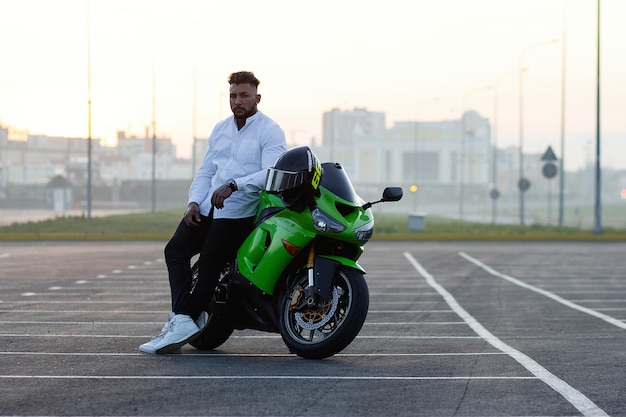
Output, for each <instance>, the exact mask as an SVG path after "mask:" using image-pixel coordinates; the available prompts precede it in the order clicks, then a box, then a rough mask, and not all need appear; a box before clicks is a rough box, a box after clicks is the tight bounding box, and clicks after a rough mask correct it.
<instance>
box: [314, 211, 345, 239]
mask: <svg viewBox="0 0 626 417" xmlns="http://www.w3.org/2000/svg"><path fill="white" fill-rule="evenodd" d="M311 217H313V226H315V228H316V229H317V230H319V231H320V232H333V233H340V232H343V231H344V230H346V226H344V225H343V224H341V223H339V222H338V221H337V220H335V219H333V218H332V217H331V216H330V215H329V214H327V213H325V212H323V211H322V210H320V209H319V208H317V207H316V208H314V209H313V210H312V211H311Z"/></svg>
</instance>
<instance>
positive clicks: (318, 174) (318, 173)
mask: <svg viewBox="0 0 626 417" xmlns="http://www.w3.org/2000/svg"><path fill="white" fill-rule="evenodd" d="M321 180H322V166H321V165H320V161H319V160H318V159H317V158H315V171H314V172H313V178H312V179H311V185H312V186H313V189H314V190H317V189H318V188H319V186H320V181H321Z"/></svg>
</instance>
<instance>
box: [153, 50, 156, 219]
mask: <svg viewBox="0 0 626 417" xmlns="http://www.w3.org/2000/svg"><path fill="white" fill-rule="evenodd" d="M155 66H156V64H155V52H154V38H153V40H152V212H153V213H154V212H155V211H156V146H157V144H156V142H157V140H156V94H155Z"/></svg>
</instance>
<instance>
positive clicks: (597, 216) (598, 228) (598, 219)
mask: <svg viewBox="0 0 626 417" xmlns="http://www.w3.org/2000/svg"><path fill="white" fill-rule="evenodd" d="M597 13H598V16H597V19H598V24H597V25H598V26H597V29H596V30H597V35H596V36H597V42H598V44H597V47H596V78H597V83H596V193H595V194H596V196H595V203H594V226H593V233H594V234H602V233H603V231H602V205H601V199H600V197H601V194H602V181H601V172H602V171H601V169H600V0H598V12H597Z"/></svg>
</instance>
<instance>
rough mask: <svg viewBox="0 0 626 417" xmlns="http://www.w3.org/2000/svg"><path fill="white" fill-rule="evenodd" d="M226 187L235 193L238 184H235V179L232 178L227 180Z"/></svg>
mask: <svg viewBox="0 0 626 417" xmlns="http://www.w3.org/2000/svg"><path fill="white" fill-rule="evenodd" d="M226 185H227V186H228V188H230V191H232V192H233V193H234V192H235V191H237V183H236V182H235V180H234V179H232V178H230V179H227V180H226Z"/></svg>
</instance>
